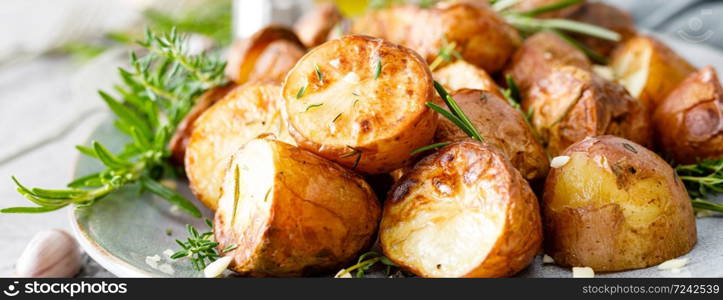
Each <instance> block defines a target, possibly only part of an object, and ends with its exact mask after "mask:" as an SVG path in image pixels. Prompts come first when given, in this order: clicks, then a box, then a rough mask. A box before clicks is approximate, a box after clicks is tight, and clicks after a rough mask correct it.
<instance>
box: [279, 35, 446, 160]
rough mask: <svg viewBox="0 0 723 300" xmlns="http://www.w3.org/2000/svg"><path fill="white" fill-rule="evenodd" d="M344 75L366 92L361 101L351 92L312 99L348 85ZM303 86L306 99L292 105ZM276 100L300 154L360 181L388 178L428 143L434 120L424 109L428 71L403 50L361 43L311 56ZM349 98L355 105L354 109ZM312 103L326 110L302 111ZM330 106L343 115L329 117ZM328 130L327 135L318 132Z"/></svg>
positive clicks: (349, 40) (354, 39)
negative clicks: (308, 153)
mask: <svg viewBox="0 0 723 300" xmlns="http://www.w3.org/2000/svg"><path fill="white" fill-rule="evenodd" d="M373 51H377V52H378V55H379V57H381V61H382V62H383V63H382V70H381V72H380V73H379V78H376V79H375V73H376V68H374V66H375V62H374V61H375V59H373V58H371V57H370V55H372V52H373ZM334 60H338V65H337V66H333V65H331V64H330V61H334ZM315 65H316V66H319V68H320V71H321V72H322V74H323V80H319V78H318V75H317V74H316V72H315ZM350 73H354V74H355V75H354V76H356V77H358V78H359V80H358V81H359V83H358V84H357V86H359V87H360V88H361V87H362V85H366V86H364V89H362V90H361V91H359V92H360V93H361V94H360V95H358V96H357V95H353V93H354V92H355V91H354V88H348V87H344V88H343V93H347V94H344V95H341V94H334V95H333V97H332V96H331V95H326V96H325V97H326V98H324V99H316V98H313V97H314V95H315V94H318V95H322V93H325V92H328V91H336V90H338V86H336V85H339V84H347V82H346V76H348V75H349V74H350ZM400 74H412V75H410V76H402V75H400ZM303 86H306V89H305V93H304V95H303V96H302V97H301V98H297V95H298V93H299V90H300V89H301V87H303ZM337 92H338V91H337ZM339 93H341V92H339ZM390 93H394V94H390ZM282 95H283V97H284V99H285V100H286V113H287V114H288V120H289V132H290V133H291V136H293V138H294V139H295V140H296V142H297V143H298V145H299V147H301V148H304V149H307V150H309V151H312V152H314V153H316V154H318V155H320V156H322V157H324V158H326V159H329V160H332V161H334V162H337V163H339V164H341V165H343V166H345V167H348V168H353V169H354V170H355V171H359V172H362V173H365V174H381V173H387V172H389V171H392V170H394V169H396V168H399V167H401V166H403V165H404V164H405V163H406V162H407V161H409V160H410V159H412V157H411V156H410V155H409V153H410V152H412V151H413V150H414V149H417V148H419V147H422V146H426V145H428V144H429V143H430V142H431V141H432V139H433V137H434V130H435V129H436V127H437V113H436V112H435V111H433V110H431V109H429V108H428V107H427V106H426V102H427V101H431V100H432V99H433V97H434V96H435V91H434V87H433V83H432V75H431V72H430V71H429V68H428V67H427V64H426V63H425V62H424V61H423V60H422V58H421V57H419V55H417V54H416V53H414V52H413V51H412V50H410V49H407V48H404V47H401V46H397V45H394V44H392V43H389V42H387V41H384V40H382V39H377V38H372V37H368V36H361V35H348V36H344V37H342V38H341V39H338V40H332V41H329V42H326V43H324V44H322V45H321V46H319V47H316V48H314V49H312V50H311V51H310V52H309V53H308V54H307V55H306V56H304V57H303V58H302V59H301V60H300V61H299V63H297V64H296V66H295V67H294V68H293V69H292V70H291V71H290V72H289V75H288V76H287V78H286V81H285V82H284V86H283V89H282ZM320 97H322V96H320ZM355 98H356V99H359V100H360V101H358V102H357V103H354V102H353V100H354V99H355ZM335 101H341V102H343V103H342V104H338V103H336V102H335ZM317 103H326V105H324V106H321V107H318V108H313V109H309V106H308V105H310V104H317ZM330 104H331V105H330ZM337 104H338V105H339V106H342V105H346V106H348V107H349V108H348V109H342V110H331V108H330V107H332V106H334V105H337ZM327 107H329V109H330V111H326V109H327ZM338 113H339V114H338ZM337 118H338V121H332V120H336V119H337ZM320 120H321V121H320ZM331 123H333V124H334V128H335V131H334V132H331V131H330V130H329V129H327V128H326V127H324V126H328V125H327V124H331ZM317 126H318V127H317ZM356 151H361V156H358V154H353V153H355V152H356ZM357 160H358V163H357Z"/></svg>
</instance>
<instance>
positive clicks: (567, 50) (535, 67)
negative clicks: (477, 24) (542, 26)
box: [505, 32, 592, 98]
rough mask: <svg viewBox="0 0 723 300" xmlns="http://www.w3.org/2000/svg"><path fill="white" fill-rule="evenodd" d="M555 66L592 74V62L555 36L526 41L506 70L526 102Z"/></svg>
mask: <svg viewBox="0 0 723 300" xmlns="http://www.w3.org/2000/svg"><path fill="white" fill-rule="evenodd" d="M555 66H575V67H578V68H581V69H585V70H591V69H592V65H591V63H590V60H589V59H588V58H587V56H585V54H584V53H582V52H581V51H580V50H578V49H577V48H575V47H573V46H572V45H570V44H569V43H568V42H566V41H565V40H563V39H562V38H561V37H559V36H558V35H556V34H554V33H551V32H540V33H536V34H534V35H532V36H530V37H529V38H527V39H526V40H525V42H524V43H523V44H522V47H520V48H519V49H517V51H516V52H515V54H514V56H512V60H511V61H510V63H509V64H508V65H507V67H505V75H509V76H512V78H514V80H515V83H516V84H517V87H518V88H519V89H520V94H521V95H522V97H523V98H525V97H527V93H528V91H529V90H530V88H531V87H532V85H533V84H534V83H535V82H537V80H540V78H542V77H545V76H547V74H548V73H550V70H551V69H552V68H553V67H555Z"/></svg>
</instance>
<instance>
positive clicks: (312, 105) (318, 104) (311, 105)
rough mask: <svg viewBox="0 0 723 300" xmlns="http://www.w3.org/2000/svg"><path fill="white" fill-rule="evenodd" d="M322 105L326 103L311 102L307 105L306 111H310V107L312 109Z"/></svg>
mask: <svg viewBox="0 0 723 300" xmlns="http://www.w3.org/2000/svg"><path fill="white" fill-rule="evenodd" d="M322 105H324V103H317V104H309V106H307V107H306V109H305V110H304V112H307V111H309V110H310V109H312V108H314V107H319V106H322Z"/></svg>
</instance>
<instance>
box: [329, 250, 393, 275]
mask: <svg viewBox="0 0 723 300" xmlns="http://www.w3.org/2000/svg"><path fill="white" fill-rule="evenodd" d="M377 263H381V264H382V265H384V266H386V267H387V269H386V274H387V276H388V275H389V274H391V269H392V268H397V267H399V266H397V264H395V263H394V262H392V261H391V260H389V259H388V258H386V257H385V256H383V255H381V254H379V253H377V252H374V251H370V252H367V253H364V254H362V255H360V256H359V259H358V260H357V263H356V264H354V265H353V266H351V267H348V268H346V269H343V270H341V271H339V273H337V274H336V276H335V277H345V276H348V275H351V274H352V272H354V271H356V274H355V277H356V278H364V276H365V275H366V272H367V271H369V269H371V267H373V266H374V265H376V264H377Z"/></svg>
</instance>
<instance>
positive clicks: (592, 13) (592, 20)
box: [567, 2, 636, 56]
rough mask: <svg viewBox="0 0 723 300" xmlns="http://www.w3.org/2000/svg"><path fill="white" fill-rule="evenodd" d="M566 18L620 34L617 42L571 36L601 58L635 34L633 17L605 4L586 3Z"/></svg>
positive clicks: (583, 36)
mask: <svg viewBox="0 0 723 300" xmlns="http://www.w3.org/2000/svg"><path fill="white" fill-rule="evenodd" d="M567 18H569V19H571V20H574V21H579V22H584V23H588V24H592V25H597V26H600V27H603V28H607V29H609V30H612V31H615V32H617V33H618V34H620V41H617V42H616V41H609V40H603V39H599V38H595V37H591V36H589V35H583V34H574V35H573V37H574V38H575V39H577V40H578V41H580V42H581V43H582V44H583V45H585V46H587V47H588V48H590V49H591V50H593V51H595V52H597V53H598V54H602V55H603V56H609V55H610V54H611V53H612V52H613V50H614V49H615V47H616V46H617V45H619V44H620V43H621V42H624V41H626V40H628V39H630V38H632V37H633V36H635V34H636V30H635V21H634V20H633V17H632V16H631V15H630V14H629V13H628V12H626V11H624V10H621V9H619V8H617V7H615V6H612V5H607V4H605V3H600V2H587V3H585V4H584V5H582V6H581V7H580V8H579V9H577V10H576V11H575V12H573V13H572V14H570V15H569V16H568V17H567Z"/></svg>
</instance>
